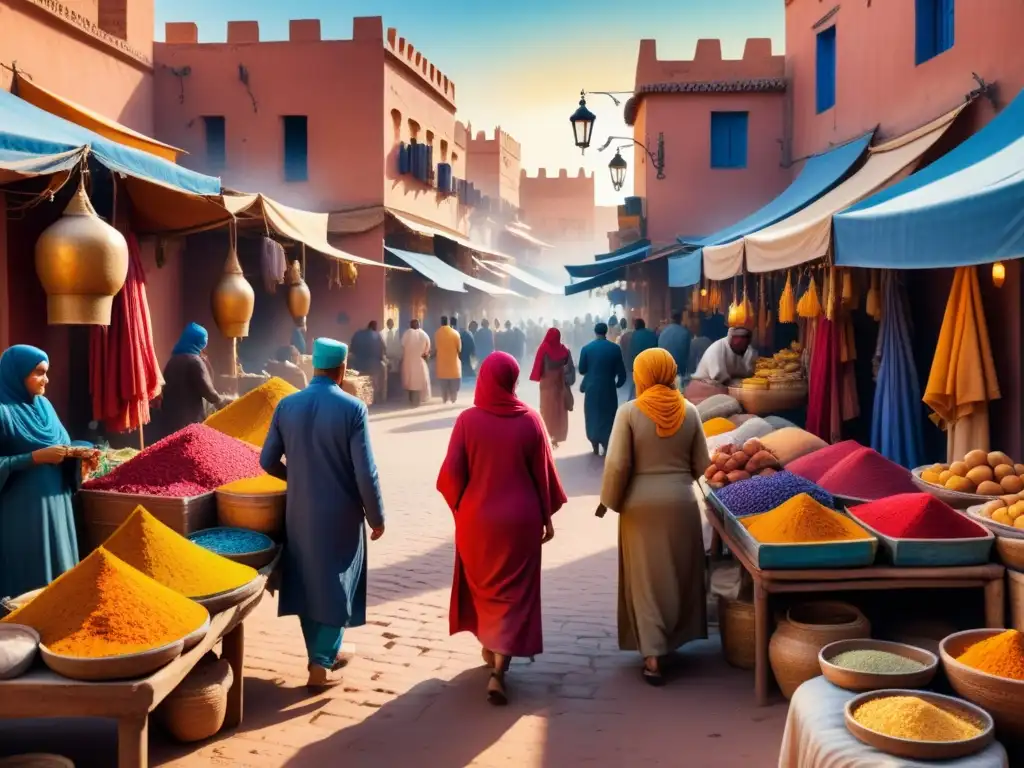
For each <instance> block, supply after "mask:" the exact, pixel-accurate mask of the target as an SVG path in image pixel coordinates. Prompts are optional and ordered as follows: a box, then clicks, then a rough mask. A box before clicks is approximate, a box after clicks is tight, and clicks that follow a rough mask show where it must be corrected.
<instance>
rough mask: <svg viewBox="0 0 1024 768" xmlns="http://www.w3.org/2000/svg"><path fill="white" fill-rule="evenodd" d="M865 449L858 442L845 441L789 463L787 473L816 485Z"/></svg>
mask: <svg viewBox="0 0 1024 768" xmlns="http://www.w3.org/2000/svg"><path fill="white" fill-rule="evenodd" d="M863 447H864V446H863V445H861V444H860V443H858V442H857V441H856V440H844V441H843V442H841V443H836V444H835V445H829V446H826V447H825V448H820V449H819V450H817V451H813V452H811V453H808V454H807V455H806V456H801V457H800V458H799V459H797V460H796V461H791V462H789V464H787V465H786V471H787V472H792V473H793V474H794V475H800V477H805V478H807V479H808V480H810V481H811V482H812V483H816V482H818V481H819V480H820V479H821V478H822V475H824V474H825V473H826V472H828V471H829V470H830V469H832V467H834V466H835V465H836V464H838V463H839V462H840V461H842V460H843V459H845V458H846V457H847V456H849V455H850V454H851V453H853V452H854V451H859V450H860V449H861V448H863Z"/></svg>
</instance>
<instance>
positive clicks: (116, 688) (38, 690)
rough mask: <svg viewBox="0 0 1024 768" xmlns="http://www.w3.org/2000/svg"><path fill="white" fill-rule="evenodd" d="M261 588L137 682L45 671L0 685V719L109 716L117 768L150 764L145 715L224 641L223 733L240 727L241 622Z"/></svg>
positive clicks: (222, 614) (243, 632)
mask: <svg viewBox="0 0 1024 768" xmlns="http://www.w3.org/2000/svg"><path fill="white" fill-rule="evenodd" d="M264 591H265V590H263V589H261V590H260V591H259V592H257V593H256V594H255V595H253V596H252V597H250V598H248V599H247V600H245V601H244V602H242V603H240V604H239V605H236V606H235V607H234V608H230V609H228V610H226V611H223V612H221V613H218V614H217V615H216V616H213V617H212V618H211V619H210V630H209V632H207V633H206V637H205V638H203V641H202V642H201V643H199V645H197V646H196V647H195V648H193V649H192V650H190V651H189V652H188V653H186V654H183V655H181V656H179V657H178V658H177V659H175V660H174V661H172V662H171V663H170V664H168V665H167V666H166V667H164V668H163V669H160V670H158V671H156V672H154V673H153V674H152V675H150V676H149V677H146V678H142V679H139V680H122V681H117V682H110V683H88V682H81V681H78V680H69V679H67V678H66V677H61V676H60V675H57V674H55V673H53V672H51V671H50V670H48V669H46V668H45V667H44V668H41V669H40V668H34V669H33V670H32V671H31V672H29V673H28V674H26V675H23V676H22V677H19V678H16V679H14V680H0V717H3V718H46V719H48V718H58V717H107V718H112V719H114V720H117V765H118V768H146V766H148V765H149V715H150V713H151V712H152V711H153V710H154V709H156V708H157V706H159V705H160V703H161V702H162V701H163V700H164V699H165V698H167V696H168V695H169V694H170V693H171V691H173V690H174V689H175V688H177V687H178V684H179V683H180V682H181V681H182V680H184V679H185V676H186V675H187V674H188V673H189V672H191V671H192V669H193V668H194V667H195V666H196V664H198V663H199V660H200V659H202V658H203V656H205V655H206V654H207V652H209V651H210V650H212V649H213V647H214V646H215V645H217V643H219V642H221V641H223V658H224V659H225V660H226V661H227V662H228V664H230V665H231V671H232V673H233V676H234V682H233V683H232V685H231V688H230V689H229V690H228V702H227V716H226V717H225V719H224V727H225V728H235V727H237V726H238V725H239V724H240V723H241V722H242V693H243V685H244V674H245V624H244V623H243V622H244V621H245V618H246V617H247V616H248V615H249V614H250V613H251V612H252V611H253V609H255V608H256V606H257V605H258V604H259V602H260V600H261V599H262V598H263V593H264Z"/></svg>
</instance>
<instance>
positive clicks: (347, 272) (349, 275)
mask: <svg viewBox="0 0 1024 768" xmlns="http://www.w3.org/2000/svg"><path fill="white" fill-rule="evenodd" d="M358 279H359V268H358V267H356V265H355V264H353V263H351V262H349V261H343V262H342V263H341V284H342V285H344V286H346V287H351V286H353V285H355V284H356V280H358Z"/></svg>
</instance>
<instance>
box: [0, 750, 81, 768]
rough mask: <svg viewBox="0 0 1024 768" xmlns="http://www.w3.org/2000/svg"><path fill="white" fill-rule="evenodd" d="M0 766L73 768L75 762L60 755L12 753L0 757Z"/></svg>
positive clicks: (16, 767) (4, 767) (7, 767)
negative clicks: (9, 755)
mask: <svg viewBox="0 0 1024 768" xmlns="http://www.w3.org/2000/svg"><path fill="white" fill-rule="evenodd" d="M0 768H75V764H74V763H72V762H71V761H70V760H68V759H67V758H66V757H61V756H60V755H44V754H41V753H40V754H31V755H14V756H13V757H0Z"/></svg>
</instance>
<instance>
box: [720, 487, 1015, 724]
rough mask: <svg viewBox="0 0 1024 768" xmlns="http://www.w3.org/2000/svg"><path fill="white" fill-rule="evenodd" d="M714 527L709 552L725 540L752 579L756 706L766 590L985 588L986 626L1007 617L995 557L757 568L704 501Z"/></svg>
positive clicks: (766, 625) (767, 621)
mask: <svg viewBox="0 0 1024 768" xmlns="http://www.w3.org/2000/svg"><path fill="white" fill-rule="evenodd" d="M707 513H708V514H707V519H708V522H709V523H710V524H711V527H712V529H713V533H712V539H711V553H712V556H715V555H716V554H720V553H721V547H722V544H723V543H724V544H725V545H727V546H728V547H729V550H730V551H731V552H732V555H733V557H735V558H736V560H737V561H738V562H739V563H740V565H742V566H743V568H744V569H745V570H746V571H747V572H748V573H749V574H750V577H751V579H752V580H753V582H754V693H755V695H756V697H757V703H758V705H759V706H764V705H765V704H767V703H768V682H769V681H768V676H769V672H770V667H769V663H768V641H769V640H770V639H771V637H770V635H771V613H770V612H769V605H768V602H769V595H773V594H793V593H800V592H816V593H826V592H856V591H869V590H880V589H936V588H939V589H968V588H975V589H984V590H985V626H986V627H993V628H999V629H1002V628H1004V626H1005V622H1006V606H1005V604H1004V600H1005V597H1004V587H1003V574H1004V572H1005V568H1003V566H1001V565H997V564H996V563H987V564H985V565H972V566H953V567H948V568H896V567H891V566H878V565H873V566H866V567H863V568H833V569H827V570H810V569H807V570H793V571H776V570H761V569H760V568H759V567H758V566H756V565H755V564H754V563H753V561H751V559H750V557H749V555H748V554H747V553H746V551H745V550H744V549H743V547H741V546H740V545H739V544H738V543H737V542H736V540H735V539H734V538H733V536H732V535H731V534H730V533H729V532H728V531H727V530H726V526H725V523H724V521H723V519H722V516H721V513H720V512H718V510H717V509H715V506H714V505H713V504H710V503H709V504H708V505H707Z"/></svg>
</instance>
